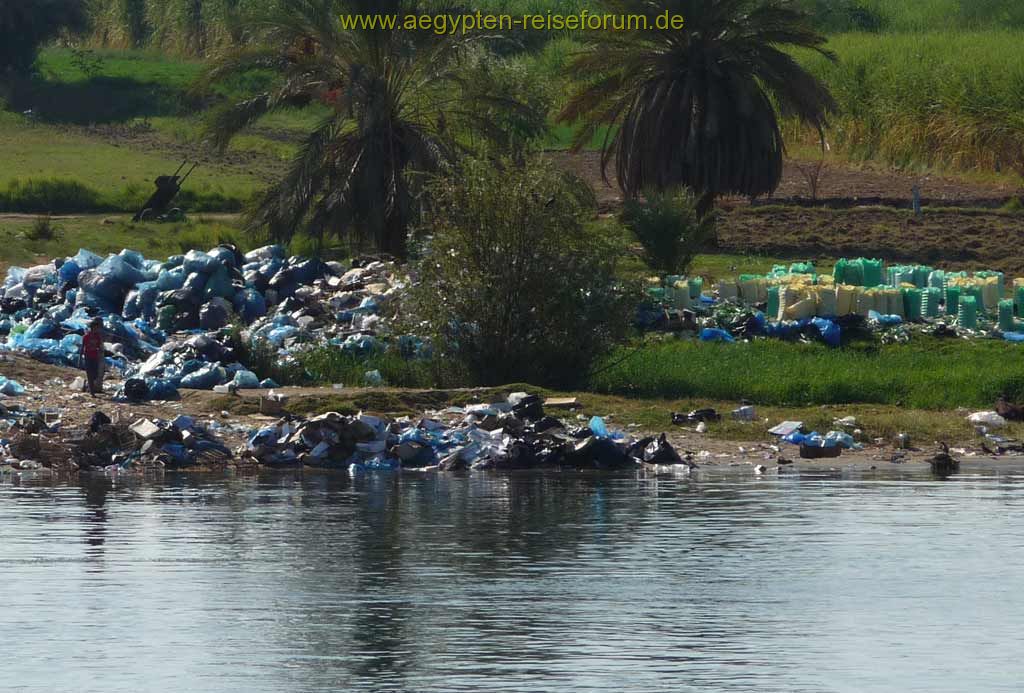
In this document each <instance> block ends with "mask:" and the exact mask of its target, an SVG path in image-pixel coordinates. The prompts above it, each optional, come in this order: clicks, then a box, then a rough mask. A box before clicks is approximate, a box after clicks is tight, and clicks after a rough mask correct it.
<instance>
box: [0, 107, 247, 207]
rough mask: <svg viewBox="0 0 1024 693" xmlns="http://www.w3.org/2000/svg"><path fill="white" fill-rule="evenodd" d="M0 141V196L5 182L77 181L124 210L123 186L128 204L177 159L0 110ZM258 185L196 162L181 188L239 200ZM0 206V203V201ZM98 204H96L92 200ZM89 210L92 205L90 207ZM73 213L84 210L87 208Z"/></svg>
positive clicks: (144, 193)
mask: <svg viewBox="0 0 1024 693" xmlns="http://www.w3.org/2000/svg"><path fill="white" fill-rule="evenodd" d="M0 139H2V140H3V141H4V167H3V168H4V170H3V172H2V174H0V176H2V177H0V199H3V189H7V190H9V189H10V187H11V181H15V180H16V181H20V182H22V183H25V182H26V181H28V180H33V179H34V180H47V181H61V182H64V183H67V184H78V185H79V186H81V187H84V188H86V189H88V190H89V191H91V192H92V193H93V194H94V195H95V196H96V198H97V200H99V201H102V202H103V204H102V205H101V207H103V208H105V209H109V208H110V207H112V206H113V207H116V208H120V209H127V207H126V206H125V204H124V203H118V202H117V200H118V199H119V198H123V196H124V193H125V190H126V189H132V190H135V193H134V194H133V195H132V198H131V200H132V202H133V203H134V202H135V201H137V200H138V197H139V196H141V199H142V200H143V201H144V200H145V198H146V197H147V196H148V195H149V193H150V192H152V189H153V187H152V186H153V183H152V181H153V179H154V178H156V176H158V175H161V174H165V173H166V174H169V173H173V172H174V170H175V169H176V168H178V165H179V164H180V163H181V159H179V158H178V155H177V154H173V155H172V154H170V153H169V152H164V151H162V150H151V151H147V150H144V149H134V148H130V147H127V146H117V145H115V144H114V143H108V142H104V141H103V140H101V139H99V138H97V137H91V136H87V135H85V134H83V133H81V132H78V131H76V130H72V129H66V128H61V127H55V126H48V125H44V124H39V123H34V122H31V121H28V120H26V119H25V118H23V117H22V116H17V115H14V114H10V113H0ZM260 185H262V183H261V179H260V177H258V176H256V175H250V174H248V173H242V172H239V171H237V170H231V169H227V168H222V167H219V166H216V165H214V166H201V167H200V168H198V169H197V170H196V172H195V173H194V174H193V175H192V177H191V178H190V179H189V180H188V181H187V182H186V184H185V191H186V192H191V193H192V194H194V195H197V196H200V197H202V196H220V197H223V198H226V199H230V200H234V201H235V202H236V203H237V202H242V201H245V200H247V199H249V198H250V197H251V195H252V193H253V191H254V190H256V189H257V188H258V187H259V186H260ZM0 204H2V202H0ZM97 204H99V202H98V203H97ZM93 209H95V207H93ZM5 211H25V212H50V211H56V210H55V209H52V208H50V209H47V208H36V209H11V208H8V209H6V210H5ZM78 211H90V208H89V207H87V208H85V209H81V210H78Z"/></svg>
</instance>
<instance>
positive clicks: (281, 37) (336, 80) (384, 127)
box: [203, 0, 486, 257]
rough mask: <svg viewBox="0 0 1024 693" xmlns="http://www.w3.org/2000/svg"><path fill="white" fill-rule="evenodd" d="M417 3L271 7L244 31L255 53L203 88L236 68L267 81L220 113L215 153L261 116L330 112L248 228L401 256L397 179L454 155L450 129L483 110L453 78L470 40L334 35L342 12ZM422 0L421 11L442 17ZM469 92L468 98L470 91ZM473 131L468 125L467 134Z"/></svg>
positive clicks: (405, 215)
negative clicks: (266, 73) (307, 109)
mask: <svg viewBox="0 0 1024 693" xmlns="http://www.w3.org/2000/svg"><path fill="white" fill-rule="evenodd" d="M424 4H425V3H422V2H420V1H418V0H281V1H280V2H278V3H276V7H275V8H274V10H273V11H272V12H271V13H270V14H268V15H267V16H266V17H265V18H263V19H261V20H259V21H258V22H256V23H254V25H253V28H254V29H255V30H257V31H258V32H259V33H260V35H261V36H262V37H263V39H262V41H261V42H260V45H259V46H257V47H254V48H249V49H244V50H240V51H237V52H234V53H231V54H228V55H226V56H225V57H223V58H221V59H219V60H218V61H217V62H216V63H215V64H214V65H213V67H212V68H211V69H210V70H209V71H208V72H207V73H206V75H205V76H204V78H203V82H204V83H206V84H210V83H214V82H217V81H219V80H224V79H227V78H228V77H230V76H231V75H232V74H235V73H237V72H238V71H240V70H248V69H264V70H271V71H273V72H274V73H275V74H276V75H277V79H276V82H275V86H274V88H273V90H271V91H267V92H265V93H260V94H256V95H253V96H252V97H251V98H248V99H246V100H244V101H241V102H239V103H234V104H231V105H230V106H227V107H225V108H222V109H220V110H219V111H218V112H217V113H216V115H215V116H214V118H213V121H212V123H211V128H210V132H211V135H212V140H213V142H214V144H215V145H216V146H218V147H219V148H221V149H223V148H225V147H226V146H227V145H228V143H229V142H230V141H231V139H232V137H234V136H235V135H236V134H237V133H239V132H241V131H242V130H243V129H245V128H247V127H248V126H250V125H252V124H253V123H255V122H256V121H257V120H259V119H260V118H261V117H263V116H264V115H265V114H267V113H270V112H272V111H275V110H278V109H283V108H290V107H296V106H305V105H307V104H310V103H313V102H320V103H323V104H327V105H328V106H329V107H330V114H329V115H328V116H327V117H326V118H325V119H324V120H323V121H322V122H321V123H319V124H318V125H317V127H316V128H315V129H314V130H313V131H312V132H311V133H309V135H308V136H307V137H306V138H305V141H304V142H303V144H302V147H301V149H300V151H299V153H298V155H297V157H296V158H295V160H294V162H293V163H292V164H291V167H290V169H289V170H288V172H287V173H286V174H285V175H284V177H283V178H282V179H281V180H280V181H278V182H277V183H276V184H274V185H273V186H271V187H270V188H269V189H268V190H267V191H266V192H265V193H264V194H263V195H262V197H261V199H260V200H259V201H258V203H257V205H256V207H255V209H254V211H253V212H252V213H251V215H250V219H249V222H250V227H252V228H253V229H261V230H265V231H269V232H270V235H271V236H272V237H274V238H276V239H278V240H288V239H289V238H291V236H292V235H293V234H294V233H296V232H297V231H305V232H307V233H309V234H311V235H313V236H314V237H317V238H321V239H322V238H323V237H324V236H325V235H332V234H333V235H337V236H339V237H349V238H359V239H361V240H369V241H371V242H372V243H373V244H374V245H375V246H376V247H377V248H378V249H379V250H381V251H383V252H386V253H390V254H392V255H395V256H397V257H404V256H405V255H406V249H407V246H406V239H407V235H408V229H409V225H410V221H411V220H412V218H413V215H414V211H415V209H414V196H413V192H412V190H411V189H410V182H409V177H408V175H407V174H408V173H410V172H412V171H434V170H437V169H438V168H439V167H440V165H441V164H442V163H444V162H447V161H450V160H451V159H452V158H453V157H454V155H455V154H456V153H457V152H458V141H459V139H458V138H457V137H456V133H457V132H459V128H460V127H475V126H479V125H481V124H480V123H475V122H473V121H474V118H478V117H479V116H480V115H481V114H482V113H485V112H486V111H484V110H483V109H480V108H479V107H478V104H472V105H466V104H465V103H464V100H463V99H461V98H460V97H461V96H462V95H463V94H464V93H465V91H466V82H465V80H463V79H462V76H461V75H460V74H459V72H458V67H459V65H460V63H461V58H462V57H463V56H464V55H465V49H466V48H467V45H468V43H469V42H470V41H472V40H473V39H472V37H462V36H454V37H453V36H438V35H435V34H434V33H433V32H429V31H402V30H401V29H400V28H398V29H394V30H386V29H381V28H375V29H367V28H355V29H344V28H342V21H341V19H340V17H341V16H342V15H350V16H354V15H360V14H364V15H381V14H384V15H391V14H393V15H397V16H399V17H403V16H406V15H416V14H419V13H421V12H424V11H426V10H425V9H424V8H423V6H424ZM439 5H440V3H437V2H432V3H430V5H429V7H430V12H431V13H438V12H453V10H452V8H445V7H440V6H439ZM477 95H478V96H479V93H478V90H477ZM476 129H477V131H479V130H480V128H479V127H477V128H476Z"/></svg>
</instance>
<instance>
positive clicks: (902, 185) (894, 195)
mask: <svg viewBox="0 0 1024 693" xmlns="http://www.w3.org/2000/svg"><path fill="white" fill-rule="evenodd" d="M547 156H548V157H549V158H550V159H551V160H552V161H553V162H554V163H556V164H557V165H559V166H561V167H562V168H564V169H566V170H568V171H572V172H573V173H575V174H576V175H578V176H580V177H581V178H582V179H583V180H585V181H587V182H588V183H590V185H591V186H592V187H593V188H594V191H595V192H596V193H597V198H598V202H599V204H600V205H601V206H602V209H604V210H605V211H614V210H615V209H616V208H618V207H619V206H620V205H621V204H622V193H621V191H620V190H619V189H618V187H617V185H616V183H615V169H614V166H612V167H609V169H608V171H607V174H608V181H605V180H604V177H603V176H602V172H601V155H600V153H599V152H594V151H584V152H579V153H577V154H573V153H570V152H565V151H550V152H547ZM812 163H813V162H808V161H801V160H787V161H786V164H785V168H784V170H783V174H782V182H781V183H780V185H779V188H778V190H776V191H775V194H774V195H773V196H772V197H771V198H770V199H760V200H757V201H755V202H754V204H800V205H812V206H825V207H839V208H847V207H855V206H863V205H885V206H896V207H900V208H906V209H909V208H910V206H911V201H912V199H913V188H914V186H915V185H916V186H918V187H919V188H920V190H921V197H922V203H923V204H925V205H929V206H933V207H945V206H951V207H952V206H956V207H1000V206H1002V205H1003V204H1005V203H1006V201H1007V200H1008V199H1010V198H1011V197H1014V196H1017V195H1019V194H1020V193H1021V186H1020V185H1012V184H1009V183H977V182H970V181H964V180H961V179H958V178H954V177H946V176H936V175H924V176H919V175H914V174H911V173H905V172H900V171H894V170H890V169H886V168H883V167H881V166H877V165H869V164H864V165H852V164H835V163H830V164H827V165H826V166H825V168H824V170H823V172H822V174H821V176H820V179H819V188H818V199H817V200H816V201H812V200H811V199H810V198H811V193H810V188H809V186H808V183H807V179H806V178H805V177H804V173H803V172H802V169H807V168H808V167H809V166H811V164H812ZM721 204H722V206H723V207H725V208H733V207H736V206H746V205H749V204H751V202H750V200H747V199H744V198H726V199H723V200H722V201H721Z"/></svg>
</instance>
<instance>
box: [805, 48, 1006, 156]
mask: <svg viewBox="0 0 1024 693" xmlns="http://www.w3.org/2000/svg"><path fill="white" fill-rule="evenodd" d="M828 47H829V48H830V49H831V50H833V51H835V52H836V54H837V55H838V56H839V60H838V62H836V63H831V62H829V61H827V60H825V59H824V58H822V57H820V56H815V55H810V54H807V55H801V56H800V57H801V60H802V61H803V63H804V64H805V65H806V66H807V67H808V68H809V69H810V70H811V71H812V72H813V73H814V74H816V75H817V76H819V77H820V78H821V79H822V80H823V81H824V82H825V83H826V84H828V85H829V87H830V88H831V89H832V91H833V94H834V95H835V97H836V99H837V101H838V102H839V104H840V106H841V113H840V115H839V116H838V117H837V118H835V119H834V120H833V127H832V129H831V130H830V132H829V140H830V142H831V143H832V144H834V145H836V146H838V147H839V148H840V149H841V150H843V151H844V152H845V153H846V154H847V155H848V156H850V157H851V158H854V159H881V160H884V161H887V162H890V163H892V164H895V165H897V166H900V167H909V168H923V167H926V166H936V167H940V168H945V169H950V170H983V171H995V170H996V169H997V168H1003V169H1006V170H1007V171H1010V170H1011V167H1012V166H1014V165H1024V160H1021V159H1022V157H1024V149H1022V148H1021V147H1022V144H1024V33H1022V32H1021V31H1009V30H997V29H989V30H985V31H958V30H955V29H954V30H946V31H935V32H928V33H893V34H881V35H875V34H846V35H841V36H835V37H833V38H832V39H831V40H830V41H829V45H828ZM1022 171H1024V169H1022Z"/></svg>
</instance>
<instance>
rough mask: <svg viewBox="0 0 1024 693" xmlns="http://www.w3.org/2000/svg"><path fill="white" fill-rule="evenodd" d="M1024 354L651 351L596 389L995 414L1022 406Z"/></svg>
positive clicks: (862, 348) (965, 346)
mask: <svg viewBox="0 0 1024 693" xmlns="http://www.w3.org/2000/svg"><path fill="white" fill-rule="evenodd" d="M1022 356H1024V353H1022V352H1021V350H1020V348H1019V347H1017V346H1013V345H1010V344H1007V343H1004V342H1001V341H994V340H985V341H980V340H979V341H971V342H967V341H963V340H950V341H939V340H936V339H933V338H928V337H924V336H916V337H914V339H913V340H912V341H911V343H910V344H907V345H892V346H879V345H877V344H875V343H867V344H863V343H862V344H854V345H851V346H847V347H845V348H842V349H829V348H827V347H825V346H823V345H818V344H789V343H785V342H778V341H759V342H754V343H750V344H736V345H719V344H701V343H696V342H692V341H669V342H664V343H653V344H648V345H646V346H645V347H644V348H642V349H639V350H637V351H635V352H630V351H629V350H628V349H623V350H622V352H621V353H619V354H616V355H613V356H612V357H611V358H610V359H609V362H608V365H609V367H608V369H607V370H605V371H604V372H598V373H597V374H596V375H595V376H594V377H593V379H592V389H593V390H594V391H596V392H604V393H608V394H618V395H630V396H634V397H644V398H646V397H664V398H683V397H695V398H708V399H718V400H730V401H739V400H741V399H748V400H750V401H752V402H756V403H758V404H765V405H773V406H814V405H839V404H871V405H892V406H900V407H906V408H908V409H927V410H951V409H956V408H957V407H991V406H992V405H993V404H994V403H995V400H996V399H997V398H998V397H999V395H1001V394H1006V395H1008V396H1010V397H1011V398H1015V399H1024V358H1022Z"/></svg>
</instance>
